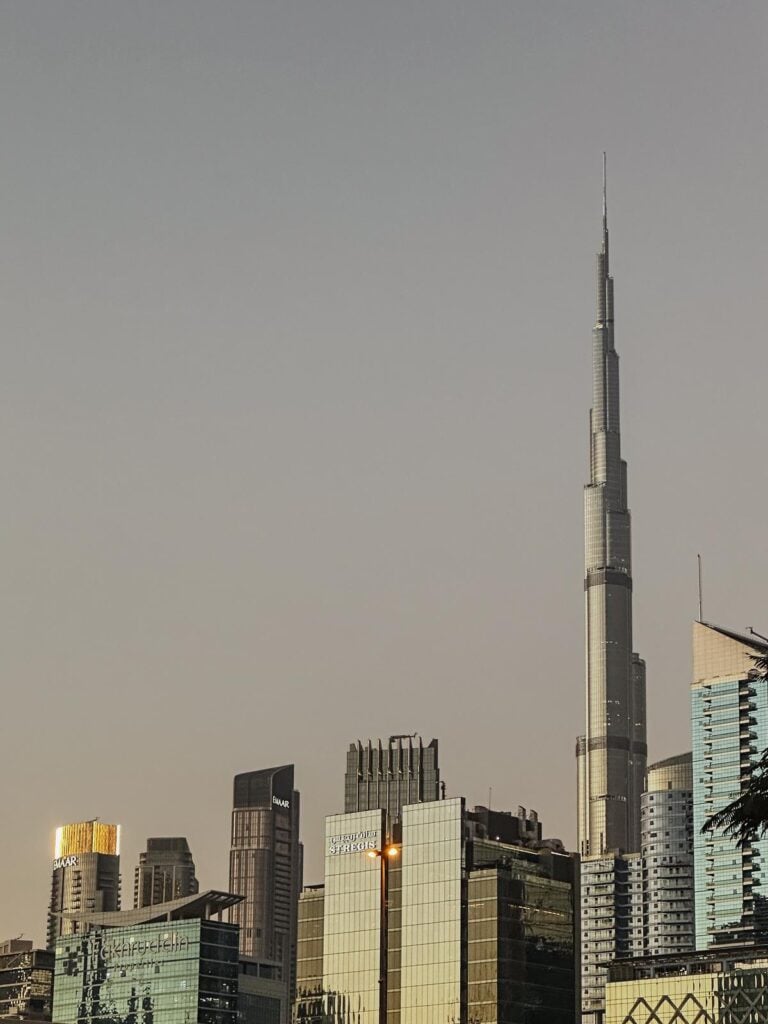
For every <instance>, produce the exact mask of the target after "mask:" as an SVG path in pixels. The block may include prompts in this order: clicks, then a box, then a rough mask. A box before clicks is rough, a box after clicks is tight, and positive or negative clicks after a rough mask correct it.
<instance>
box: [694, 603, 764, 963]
mask: <svg viewBox="0 0 768 1024" xmlns="http://www.w3.org/2000/svg"><path fill="white" fill-rule="evenodd" d="M767 649H768V648H767V647H766V645H765V644H764V643H762V642H761V641H759V640H758V639H757V638H755V637H745V636H741V635H740V634H738V633H733V632H731V631H730V630H727V629H723V628H722V627H720V626H713V625H710V624H709V623H706V622H695V623H694V625H693V682H692V684H691V724H692V733H693V789H694V801H693V806H694V816H693V817H694V820H693V833H694V871H695V903H696V948H697V949H704V948H706V947H707V946H709V945H712V944H720V943H740V942H755V941H763V940H765V939H768V838H765V837H764V838H762V839H757V840H755V841H753V842H752V843H751V844H748V845H746V846H743V847H739V846H737V844H736V843H735V841H734V839H733V838H732V837H731V836H727V835H724V834H723V832H722V830H718V831H714V832H707V833H702V826H703V824H704V822H705V821H706V820H707V818H708V817H709V816H710V815H712V814H713V813H714V812H715V811H719V810H721V809H722V808H723V807H725V806H726V805H727V804H729V803H730V802H731V801H732V800H735V799H736V798H737V797H738V796H739V794H740V793H741V791H742V788H743V786H744V785H746V784H747V783H748V782H749V780H750V779H751V778H752V773H753V772H754V770H755V768H756V766H757V764H758V762H759V760H760V756H761V754H762V752H763V750H765V749H766V747H768V686H766V684H765V683H764V682H760V681H757V680H756V675H757V673H756V670H755V666H754V658H755V657H759V656H761V655H764V654H765V652H766V650H767Z"/></svg>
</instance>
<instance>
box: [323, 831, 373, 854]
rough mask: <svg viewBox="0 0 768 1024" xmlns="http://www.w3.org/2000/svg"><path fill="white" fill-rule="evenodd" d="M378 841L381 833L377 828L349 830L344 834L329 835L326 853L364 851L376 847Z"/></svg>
mask: <svg viewBox="0 0 768 1024" xmlns="http://www.w3.org/2000/svg"><path fill="white" fill-rule="evenodd" d="M380 842H381V833H380V832H379V831H378V829H371V830H369V831H368V832H350V833H349V834H348V835H345V836H331V837H330V838H329V839H328V853H329V855H330V856H334V855H335V854H337V853H365V852H366V850H376V849H378V847H379V843H380Z"/></svg>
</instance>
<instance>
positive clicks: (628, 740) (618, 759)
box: [576, 157, 647, 857]
mask: <svg viewBox="0 0 768 1024" xmlns="http://www.w3.org/2000/svg"><path fill="white" fill-rule="evenodd" d="M592 387H593V395H592V409H591V411H590V457H589V464H590V480H589V483H588V484H587V485H586V487H585V488H584V531H585V579H584V590H585V601H586V609H585V610H586V623H585V624H586V672H587V720H586V731H585V734H584V735H583V736H580V737H579V739H578V741H577V744H576V758H577V768H578V841H579V852H580V854H581V855H582V857H588V856H599V855H600V854H603V853H606V852H608V851H612V850H624V851H632V852H634V851H636V850H639V849H640V794H641V793H642V789H643V779H644V776H645V762H646V755H647V748H646V735H645V733H646V730H645V663H644V662H643V661H642V659H641V658H640V657H639V656H638V655H637V654H634V653H633V652H632V560H631V542H630V513H629V509H628V508H627V464H626V462H624V460H623V459H622V458H621V435H620V424H619V357H618V354H617V352H616V349H615V346H614V321H613V278H612V277H611V275H610V272H609V261H608V212H607V201H606V184H605V157H603V240H602V247H601V251H600V252H599V253H598V254H597V319H596V322H595V327H594V331H593V334H592Z"/></svg>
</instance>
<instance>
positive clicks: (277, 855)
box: [229, 764, 302, 1002]
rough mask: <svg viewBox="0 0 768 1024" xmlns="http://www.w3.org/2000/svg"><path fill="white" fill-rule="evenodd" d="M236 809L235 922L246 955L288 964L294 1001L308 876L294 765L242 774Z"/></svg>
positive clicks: (287, 976) (231, 863) (231, 881)
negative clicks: (304, 879) (298, 925)
mask: <svg viewBox="0 0 768 1024" xmlns="http://www.w3.org/2000/svg"><path fill="white" fill-rule="evenodd" d="M233 804H234V806H233V810H232V846H231V850H230V854H229V889H230V892H233V893H237V894H238V895H239V896H243V897H244V899H243V902H242V903H240V904H238V905H237V906H236V907H233V908H232V910H231V911H230V921H231V922H232V923H233V924H238V925H239V926H240V953H241V955H242V956H245V957H251V958H253V959H256V960H271V961H276V962H277V963H279V964H281V965H282V973H283V981H284V982H285V983H286V985H287V991H288V997H289V999H288V1002H290V1000H292V999H293V997H294V994H295V987H296V915H297V909H298V902H299V893H300V892H301V874H302V851H301V844H300V842H299V794H298V792H297V791H296V790H295V789H294V788H293V765H292V764H290V765H283V766H282V767H280V768H265V769H263V770H262V771H256V772H245V773H243V774H242V775H236V776H235V786H234V801H233Z"/></svg>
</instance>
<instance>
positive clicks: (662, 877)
mask: <svg viewBox="0 0 768 1024" xmlns="http://www.w3.org/2000/svg"><path fill="white" fill-rule="evenodd" d="M640 818H641V837H642V858H643V881H644V898H643V904H644V909H643V915H644V916H643V921H644V932H645V943H644V945H645V948H644V951H643V955H644V956H668V955H670V954H673V953H686V952H689V951H690V950H692V949H694V948H695V927H694V916H695V914H694V901H693V765H692V757H691V754H690V753H688V754H679V755H678V756H676V757H668V758H667V759H666V760H664V761H659V762H657V763H656V764H653V765H649V767H648V774H647V782H646V787H645V792H644V793H643V796H642V799H641V805H640Z"/></svg>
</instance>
